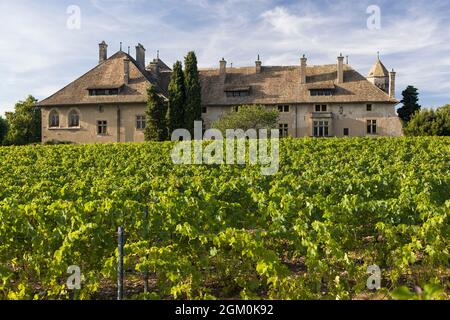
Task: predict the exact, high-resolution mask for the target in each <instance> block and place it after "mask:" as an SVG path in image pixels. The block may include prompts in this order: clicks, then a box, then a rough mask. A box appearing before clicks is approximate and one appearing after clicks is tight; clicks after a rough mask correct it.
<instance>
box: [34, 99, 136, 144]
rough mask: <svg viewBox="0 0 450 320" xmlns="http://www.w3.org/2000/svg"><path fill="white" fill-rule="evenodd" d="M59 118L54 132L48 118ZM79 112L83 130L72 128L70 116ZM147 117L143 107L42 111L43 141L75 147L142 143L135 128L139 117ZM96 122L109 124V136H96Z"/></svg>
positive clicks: (53, 108) (50, 109) (66, 107)
mask: <svg viewBox="0 0 450 320" xmlns="http://www.w3.org/2000/svg"><path fill="white" fill-rule="evenodd" d="M53 110H54V111H56V112H58V114H59V127H57V128H51V127H50V119H49V115H50V113H51V112H52V111H53ZM72 110H77V111H78V114H79V115H80V126H79V127H76V128H69V113H70V112H71V111H72ZM138 115H145V105H144V104H130V105H121V106H118V105H104V106H102V108H101V109H100V108H99V106H97V105H83V106H77V107H70V106H63V107H62V106H58V107H43V108H42V141H43V142H47V141H52V140H56V141H70V142H74V143H112V142H133V141H135V142H142V141H144V132H143V130H140V129H137V128H136V116H138ZM97 121H107V133H106V134H104V135H100V134H97Z"/></svg>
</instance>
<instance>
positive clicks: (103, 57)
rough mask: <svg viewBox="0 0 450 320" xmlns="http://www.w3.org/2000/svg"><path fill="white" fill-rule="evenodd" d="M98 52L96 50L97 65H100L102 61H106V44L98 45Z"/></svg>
mask: <svg viewBox="0 0 450 320" xmlns="http://www.w3.org/2000/svg"><path fill="white" fill-rule="evenodd" d="M98 47H99V50H98V56H99V59H98V63H99V64H100V63H102V62H103V61H105V60H106V59H108V45H107V44H106V42H105V41H103V42H102V43H100V44H99V45H98Z"/></svg>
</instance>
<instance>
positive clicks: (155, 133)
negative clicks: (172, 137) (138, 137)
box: [144, 86, 168, 141]
mask: <svg viewBox="0 0 450 320" xmlns="http://www.w3.org/2000/svg"><path fill="white" fill-rule="evenodd" d="M166 114H167V107H166V103H165V102H164V100H163V99H162V98H161V96H160V95H159V94H158V91H157V90H156V88H155V86H150V87H149V88H148V89H147V108H146V110H145V116H146V123H145V131H144V135H145V140H146V141H164V140H167V138H168V137H167V123H166Z"/></svg>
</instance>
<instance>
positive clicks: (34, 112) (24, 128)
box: [4, 95, 41, 145]
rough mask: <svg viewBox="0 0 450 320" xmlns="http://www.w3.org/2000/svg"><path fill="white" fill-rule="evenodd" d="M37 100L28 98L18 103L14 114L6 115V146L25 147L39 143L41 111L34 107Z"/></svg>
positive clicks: (31, 97) (8, 113)
mask: <svg viewBox="0 0 450 320" xmlns="http://www.w3.org/2000/svg"><path fill="white" fill-rule="evenodd" d="M36 102H37V100H36V99H35V98H34V97H33V96H31V95H30V96H28V98H27V99H26V100H25V101H19V102H18V103H16V105H15V107H14V112H7V113H6V120H7V122H8V133H7V134H6V139H5V141H4V143H5V144H7V145H25V144H30V143H37V142H41V109H40V108H39V107H37V106H36Z"/></svg>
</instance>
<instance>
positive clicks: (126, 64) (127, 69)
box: [123, 58, 130, 84]
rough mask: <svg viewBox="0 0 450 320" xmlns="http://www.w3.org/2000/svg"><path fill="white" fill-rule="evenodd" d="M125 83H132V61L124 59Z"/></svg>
mask: <svg viewBox="0 0 450 320" xmlns="http://www.w3.org/2000/svg"><path fill="white" fill-rule="evenodd" d="M123 73H124V76H123V82H124V83H125V84H128V83H129V82H130V59H128V58H125V59H123Z"/></svg>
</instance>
